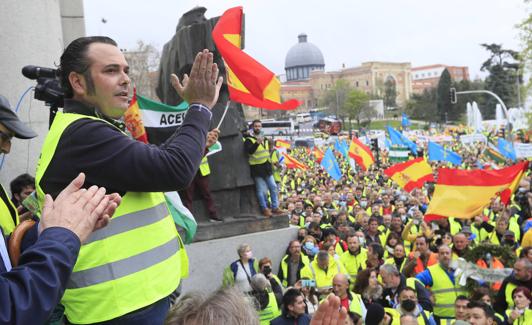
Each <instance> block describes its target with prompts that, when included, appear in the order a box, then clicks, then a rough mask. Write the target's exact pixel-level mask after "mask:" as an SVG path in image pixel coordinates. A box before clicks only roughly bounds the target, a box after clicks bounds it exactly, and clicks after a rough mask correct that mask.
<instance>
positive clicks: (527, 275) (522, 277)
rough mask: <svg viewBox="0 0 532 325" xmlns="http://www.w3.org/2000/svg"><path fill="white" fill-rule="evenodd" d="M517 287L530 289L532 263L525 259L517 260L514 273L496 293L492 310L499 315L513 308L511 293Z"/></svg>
mask: <svg viewBox="0 0 532 325" xmlns="http://www.w3.org/2000/svg"><path fill="white" fill-rule="evenodd" d="M517 287H525V288H532V263H530V261H529V260H528V259H527V258H526V257H525V258H521V259H519V260H517V262H515V264H514V271H513V273H512V274H510V275H509V276H508V277H506V278H505V279H504V280H503V281H502V284H501V289H500V290H499V291H498V292H497V296H496V297H495V303H494V304H493V308H494V309H495V311H496V312H497V313H499V314H501V315H504V313H505V312H506V310H507V309H510V308H512V307H513V306H514V300H513V298H512V292H513V291H514V289H515V288H517Z"/></svg>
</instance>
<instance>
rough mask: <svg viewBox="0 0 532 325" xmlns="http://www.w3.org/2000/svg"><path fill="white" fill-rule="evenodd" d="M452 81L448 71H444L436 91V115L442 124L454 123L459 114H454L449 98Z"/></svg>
mask: <svg viewBox="0 0 532 325" xmlns="http://www.w3.org/2000/svg"><path fill="white" fill-rule="evenodd" d="M451 86H452V80H451V75H450V74H449V71H447V69H445V70H443V72H442V74H441V76H440V81H439V82H438V88H437V91H436V113H437V115H438V120H439V121H440V122H445V121H446V120H447V121H454V120H456V119H457V118H456V117H457V116H456V115H458V114H453V105H452V104H451V98H450V97H449V89H451Z"/></svg>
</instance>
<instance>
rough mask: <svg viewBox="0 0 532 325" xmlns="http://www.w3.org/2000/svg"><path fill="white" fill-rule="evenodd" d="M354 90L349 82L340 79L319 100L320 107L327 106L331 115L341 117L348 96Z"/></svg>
mask: <svg viewBox="0 0 532 325" xmlns="http://www.w3.org/2000/svg"><path fill="white" fill-rule="evenodd" d="M352 89H353V88H352V87H351V86H350V85H349V82H348V81H347V80H344V79H338V80H337V81H336V83H335V84H334V86H333V87H332V88H331V89H329V90H327V91H326V92H325V93H324V94H323V95H322V97H321V98H320V100H319V102H320V106H327V107H328V108H329V114H334V115H339V114H340V110H341V109H342V107H344V104H345V100H346V97H347V94H348V93H349V92H350V91H351V90H352Z"/></svg>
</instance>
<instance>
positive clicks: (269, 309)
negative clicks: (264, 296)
mask: <svg viewBox="0 0 532 325" xmlns="http://www.w3.org/2000/svg"><path fill="white" fill-rule="evenodd" d="M258 314H259V321H260V324H261V325H263V324H264V325H267V324H270V321H271V320H272V319H274V318H276V317H277V316H279V315H281V311H280V310H279V306H277V300H276V299H275V294H274V293H273V292H268V306H266V308H264V309H263V310H259V312H258Z"/></svg>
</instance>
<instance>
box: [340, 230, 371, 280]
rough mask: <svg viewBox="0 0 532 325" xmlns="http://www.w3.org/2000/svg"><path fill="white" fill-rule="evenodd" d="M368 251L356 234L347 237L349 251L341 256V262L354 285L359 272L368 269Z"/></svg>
mask: <svg viewBox="0 0 532 325" xmlns="http://www.w3.org/2000/svg"><path fill="white" fill-rule="evenodd" d="M367 259H368V251H367V250H366V249H365V248H363V247H362V246H361V245H360V240H359V238H358V236H357V235H356V234H355V233H350V234H349V235H348V236H347V251H345V252H344V253H343V254H342V255H341V256H340V262H342V264H343V265H344V267H345V269H346V271H347V273H348V274H349V276H350V278H351V283H352V284H353V285H354V283H355V280H356V277H357V274H358V272H360V271H362V270H364V269H365V268H366V261H367Z"/></svg>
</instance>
